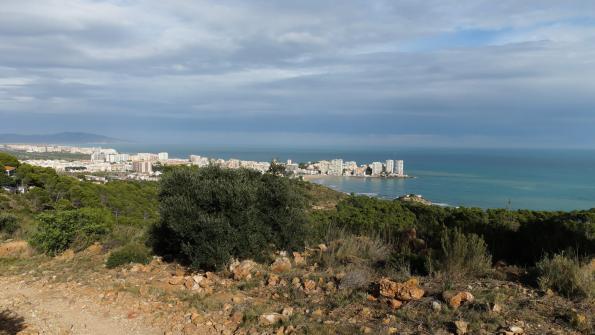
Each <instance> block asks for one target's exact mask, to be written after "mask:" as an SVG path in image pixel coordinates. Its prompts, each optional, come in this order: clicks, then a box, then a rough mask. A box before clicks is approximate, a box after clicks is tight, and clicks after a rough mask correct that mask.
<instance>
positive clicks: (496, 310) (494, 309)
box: [491, 304, 502, 313]
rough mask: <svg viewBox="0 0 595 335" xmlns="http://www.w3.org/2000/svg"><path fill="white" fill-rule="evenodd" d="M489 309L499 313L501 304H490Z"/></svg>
mask: <svg viewBox="0 0 595 335" xmlns="http://www.w3.org/2000/svg"><path fill="white" fill-rule="evenodd" d="M491 310H492V312H494V313H500V312H502V305H500V304H494V305H492V308H491Z"/></svg>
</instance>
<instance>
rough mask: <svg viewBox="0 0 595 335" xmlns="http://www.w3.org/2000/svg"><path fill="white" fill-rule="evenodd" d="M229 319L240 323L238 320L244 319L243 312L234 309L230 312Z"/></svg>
mask: <svg viewBox="0 0 595 335" xmlns="http://www.w3.org/2000/svg"><path fill="white" fill-rule="evenodd" d="M229 319H230V320H231V322H233V323H240V322H242V320H244V313H242V312H240V311H236V312H234V313H232V314H231V317H230V318H229Z"/></svg>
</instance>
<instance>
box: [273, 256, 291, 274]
mask: <svg viewBox="0 0 595 335" xmlns="http://www.w3.org/2000/svg"><path fill="white" fill-rule="evenodd" d="M289 270H291V261H290V260H289V258H287V257H279V258H277V259H275V261H274V262H273V264H271V271H273V272H276V273H283V272H288V271H289Z"/></svg>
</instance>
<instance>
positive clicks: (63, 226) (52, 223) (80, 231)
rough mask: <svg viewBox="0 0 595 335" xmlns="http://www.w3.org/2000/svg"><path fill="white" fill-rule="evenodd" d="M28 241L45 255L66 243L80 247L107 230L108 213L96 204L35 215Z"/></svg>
mask: <svg viewBox="0 0 595 335" xmlns="http://www.w3.org/2000/svg"><path fill="white" fill-rule="evenodd" d="M37 219H38V221H39V224H38V227H37V232H36V233H35V234H34V235H33V236H32V237H31V244H32V245H34V246H35V247H37V248H38V249H39V250H41V251H43V252H44V253H47V254H49V255H55V254H58V253H60V252H62V251H64V250H66V249H68V248H70V247H73V248H75V249H76V250H82V249H84V248H86V247H88V246H89V245H91V243H93V242H95V241H98V240H99V239H100V238H101V237H103V236H104V235H106V234H107V233H109V231H110V228H111V214H110V212H109V211H107V210H104V209H97V208H82V209H77V210H70V211H57V212H55V213H44V214H41V215H39V216H38V218H37Z"/></svg>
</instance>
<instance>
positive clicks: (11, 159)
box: [0, 152, 21, 167]
mask: <svg viewBox="0 0 595 335" xmlns="http://www.w3.org/2000/svg"><path fill="white" fill-rule="evenodd" d="M19 165H21V163H20V162H19V160H18V159H17V158H16V157H15V156H12V155H9V154H7V153H4V152H0V167H4V166H12V167H19Z"/></svg>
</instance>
